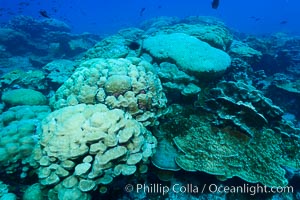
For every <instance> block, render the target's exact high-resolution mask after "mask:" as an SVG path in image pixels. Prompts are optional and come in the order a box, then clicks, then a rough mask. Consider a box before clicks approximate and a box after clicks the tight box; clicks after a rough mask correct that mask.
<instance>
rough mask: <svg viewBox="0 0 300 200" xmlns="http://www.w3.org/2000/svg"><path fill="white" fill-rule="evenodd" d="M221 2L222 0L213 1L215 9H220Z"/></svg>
mask: <svg viewBox="0 0 300 200" xmlns="http://www.w3.org/2000/svg"><path fill="white" fill-rule="evenodd" d="M219 4H220V0H213V1H212V2H211V7H212V8H213V9H218V7H219Z"/></svg>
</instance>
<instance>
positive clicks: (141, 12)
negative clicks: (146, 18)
mask: <svg viewBox="0 0 300 200" xmlns="http://www.w3.org/2000/svg"><path fill="white" fill-rule="evenodd" d="M145 10H146V8H142V9H141V10H140V16H143V14H144V12H145Z"/></svg>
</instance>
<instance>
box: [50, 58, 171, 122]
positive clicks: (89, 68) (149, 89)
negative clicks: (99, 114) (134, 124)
mask: <svg viewBox="0 0 300 200" xmlns="http://www.w3.org/2000/svg"><path fill="white" fill-rule="evenodd" d="M151 70H152V65H151V64H150V63H148V62H146V61H143V60H141V59H139V58H130V59H129V58H128V59H100V58H98V59H97V58H95V59H90V60H87V61H84V62H82V63H81V64H80V67H79V68H78V70H77V71H76V72H75V73H74V74H73V75H72V76H71V77H70V78H69V79H68V80H67V81H66V82H65V83H64V84H63V85H62V86H61V87H60V88H59V89H58V90H57V92H56V94H55V96H54V97H53V98H52V100H51V105H52V106H53V107H54V108H55V109H58V108H61V107H65V106H70V105H76V104H80V103H86V104H97V103H104V104H106V105H107V106H108V107H110V108H120V109H123V110H125V111H127V112H128V113H130V114H131V115H132V116H133V117H134V118H135V119H136V120H138V121H140V122H143V124H144V125H154V124H155V123H156V122H157V121H156V119H157V118H158V117H159V116H160V115H162V114H163V112H164V108H165V107H166V101H167V99H166V97H165V95H164V93H163V91H162V86H161V83H160V80H159V79H158V77H157V76H156V75H155V74H154V73H152V72H151Z"/></svg>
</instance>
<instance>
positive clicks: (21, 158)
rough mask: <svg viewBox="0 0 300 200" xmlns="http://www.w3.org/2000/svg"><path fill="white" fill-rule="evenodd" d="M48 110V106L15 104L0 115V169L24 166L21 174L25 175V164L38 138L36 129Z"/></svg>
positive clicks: (13, 168) (8, 170)
mask: <svg viewBox="0 0 300 200" xmlns="http://www.w3.org/2000/svg"><path fill="white" fill-rule="evenodd" d="M49 112H50V108H49V107H48V106H16V107H12V108H10V109H8V110H7V111H5V112H3V113H2V114H1V115H0V128H1V130H0V136H1V138H0V171H2V170H3V171H5V172H6V173H13V172H15V171H16V170H18V168H19V167H21V166H25V168H23V169H22V170H23V171H22V174H21V176H22V177H25V176H26V173H27V171H26V164H27V165H28V163H29V162H30V156H31V153H32V150H33V148H34V146H35V144H36V143H37V142H38V140H39V135H38V134H37V133H36V130H37V129H39V127H40V122H41V120H42V119H43V118H44V117H45V116H46V115H47V114H48V113H49ZM24 170H25V171H24Z"/></svg>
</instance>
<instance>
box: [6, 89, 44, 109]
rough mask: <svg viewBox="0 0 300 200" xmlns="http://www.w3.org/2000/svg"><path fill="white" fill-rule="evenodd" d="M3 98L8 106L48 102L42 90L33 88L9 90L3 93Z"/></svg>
mask: <svg viewBox="0 0 300 200" xmlns="http://www.w3.org/2000/svg"><path fill="white" fill-rule="evenodd" d="M1 100H2V101H3V102H4V103H5V104H6V105H7V106H19V105H45V104H47V99H46V97H45V96H44V95H43V94H42V93H41V92H38V91H35V90H31V89H15V90H9V91H7V92H5V93H3V95H2V97H1Z"/></svg>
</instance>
